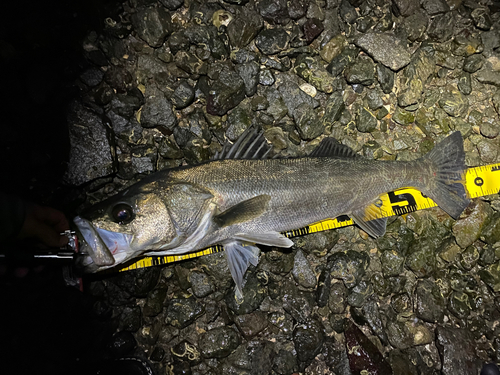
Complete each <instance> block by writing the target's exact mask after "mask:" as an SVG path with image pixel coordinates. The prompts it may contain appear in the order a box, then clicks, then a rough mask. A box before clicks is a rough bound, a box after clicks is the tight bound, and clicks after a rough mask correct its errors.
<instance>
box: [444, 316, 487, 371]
mask: <svg viewBox="0 0 500 375" xmlns="http://www.w3.org/2000/svg"><path fill="white" fill-rule="evenodd" d="M436 346H437V348H438V350H439V354H440V356H441V358H442V361H443V367H442V370H441V371H442V373H443V375H469V374H477V373H478V372H479V370H480V369H481V361H480V360H479V358H477V356H476V351H475V347H476V345H475V342H474V338H473V336H472V334H471V333H470V332H469V331H468V330H466V329H461V328H451V327H450V328H445V327H440V326H438V327H437V329H436Z"/></svg>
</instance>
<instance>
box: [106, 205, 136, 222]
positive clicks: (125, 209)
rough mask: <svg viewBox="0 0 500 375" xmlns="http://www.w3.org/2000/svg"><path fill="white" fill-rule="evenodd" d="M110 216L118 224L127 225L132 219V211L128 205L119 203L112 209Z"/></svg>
mask: <svg viewBox="0 0 500 375" xmlns="http://www.w3.org/2000/svg"><path fill="white" fill-rule="evenodd" d="M111 216H112V218H113V221H115V222H116V223H118V224H128V223H130V222H131V221H132V220H133V219H134V211H133V210H132V207H130V206H129V205H128V204H125V203H119V204H117V205H116V206H114V207H113V210H112V211H111Z"/></svg>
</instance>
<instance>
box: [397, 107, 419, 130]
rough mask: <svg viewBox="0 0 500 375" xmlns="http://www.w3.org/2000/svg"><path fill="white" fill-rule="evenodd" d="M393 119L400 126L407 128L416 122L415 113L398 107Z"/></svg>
mask: <svg viewBox="0 0 500 375" xmlns="http://www.w3.org/2000/svg"><path fill="white" fill-rule="evenodd" d="M392 119H393V120H394V121H395V122H397V123H398V124H399V125H403V126H407V125H410V124H413V123H414V122H415V113H414V112H410V111H406V110H404V109H402V108H401V107H397V108H396V112H394V114H393V115H392Z"/></svg>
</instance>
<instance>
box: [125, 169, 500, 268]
mask: <svg viewBox="0 0 500 375" xmlns="http://www.w3.org/2000/svg"><path fill="white" fill-rule="evenodd" d="M465 187H466V189H467V192H468V194H469V198H477V197H483V196H485V195H492V194H497V193H498V192H499V191H500V163H498V164H490V165H484V166H482V167H475V168H469V169H467V170H466V171H465ZM436 206H437V204H436V203H435V202H434V201H433V200H432V199H430V198H427V197H426V196H425V195H423V194H422V193H421V192H420V191H418V190H416V189H412V188H405V189H399V190H395V191H391V192H389V193H387V194H384V195H382V196H381V197H380V201H378V202H377V211H378V212H379V218H381V217H389V216H396V215H402V214H406V213H409V212H414V211H418V210H424V209H426V208H430V207H436ZM353 224H354V222H353V221H352V219H351V218H349V217H348V216H345V215H343V216H340V217H338V218H335V219H328V220H323V221H320V222H318V223H314V224H311V225H308V226H307V227H304V228H300V229H295V230H290V231H287V232H284V233H283V234H284V235H285V236H286V237H289V238H290V237H297V236H303V235H305V234H309V233H316V232H322V231H324V230H329V229H336V228H342V227H346V226H349V225H353ZM223 250H224V248H223V247H222V246H221V245H216V246H212V247H209V248H208V249H205V250H201V251H196V252H193V253H188V254H182V255H166V256H159V257H145V258H142V259H139V260H136V261H134V262H133V263H131V264H128V265H127V266H125V267H122V268H121V269H120V270H119V271H120V272H122V271H128V270H134V269H138V268H146V267H151V266H159V265H162V264H168V263H173V262H178V261H181V260H185V259H193V258H197V257H200V256H202V255H209V254H214V253H218V252H220V251H223Z"/></svg>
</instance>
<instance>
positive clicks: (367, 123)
mask: <svg viewBox="0 0 500 375" xmlns="http://www.w3.org/2000/svg"><path fill="white" fill-rule="evenodd" d="M377 125H378V121H377V118H376V117H375V115H374V114H373V113H372V112H370V111H369V110H368V109H366V108H365V107H362V108H361V109H360V111H359V114H358V115H357V116H356V127H357V128H358V130H359V131H360V132H362V133H371V132H373V131H374V130H375V129H377Z"/></svg>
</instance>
